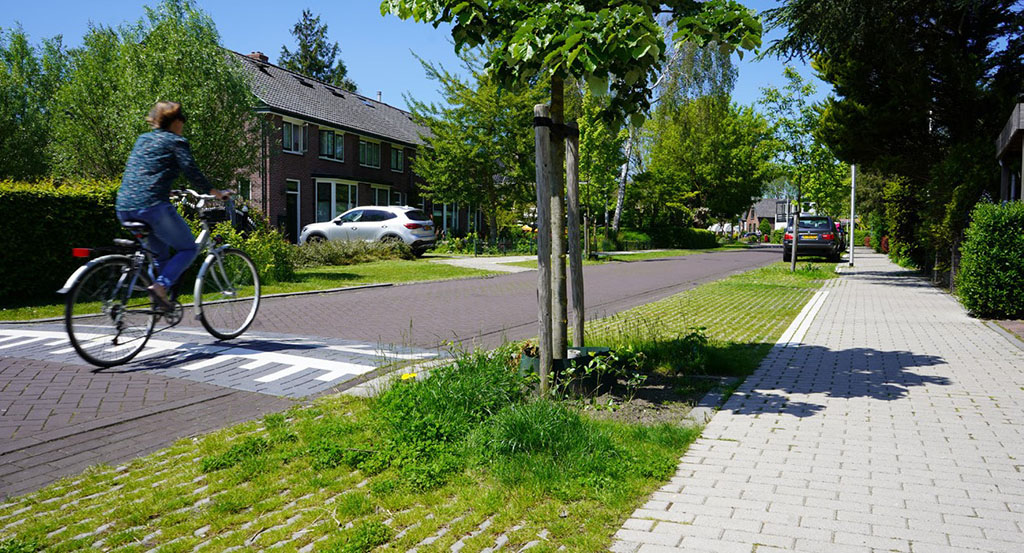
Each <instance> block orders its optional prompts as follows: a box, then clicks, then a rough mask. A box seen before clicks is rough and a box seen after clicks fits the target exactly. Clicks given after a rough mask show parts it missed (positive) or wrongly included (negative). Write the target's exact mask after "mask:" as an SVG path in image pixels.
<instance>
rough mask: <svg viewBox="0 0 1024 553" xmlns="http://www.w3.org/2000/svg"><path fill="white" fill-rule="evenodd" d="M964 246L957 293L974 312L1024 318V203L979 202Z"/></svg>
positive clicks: (983, 314) (976, 313) (984, 314)
mask: <svg viewBox="0 0 1024 553" xmlns="http://www.w3.org/2000/svg"><path fill="white" fill-rule="evenodd" d="M971 219H972V222H971V225H970V226H969V227H968V228H967V233H966V240H965V242H964V245H963V247H962V250H961V252H962V255H963V257H962V258H961V261H960V272H959V273H958V274H957V275H956V283H957V295H959V296H960V301H962V302H963V304H964V307H966V308H967V309H968V310H969V311H971V313H973V314H974V315H977V316H979V317H989V318H999V319H1002V318H1008V319H1018V318H1024V286H1022V285H1021V283H1024V202H1009V203H1006V204H1002V205H996V204H989V203H982V204H978V205H977V206H976V207H975V208H974V211H973V212H972V213H971Z"/></svg>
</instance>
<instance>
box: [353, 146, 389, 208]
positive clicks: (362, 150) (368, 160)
mask: <svg viewBox="0 0 1024 553" xmlns="http://www.w3.org/2000/svg"><path fill="white" fill-rule="evenodd" d="M359 165H362V166H364V167H373V168H374V169H380V143H379V142H367V141H366V140H360V141H359ZM385 205H386V204H385Z"/></svg>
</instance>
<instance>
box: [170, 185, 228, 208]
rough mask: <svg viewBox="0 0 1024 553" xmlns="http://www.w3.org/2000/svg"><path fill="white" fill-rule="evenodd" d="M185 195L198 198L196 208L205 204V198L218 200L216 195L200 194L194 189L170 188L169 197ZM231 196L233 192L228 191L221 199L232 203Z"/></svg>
mask: <svg viewBox="0 0 1024 553" xmlns="http://www.w3.org/2000/svg"><path fill="white" fill-rule="evenodd" d="M185 195H188V196H192V197H193V198H195V199H196V200H198V202H196V208H202V207H203V206H204V205H205V204H206V200H219V199H220V198H218V197H217V196H214V195H213V194H200V193H199V192H196V191H195V190H192V189H191V188H180V189H177V190H171V197H172V198H175V197H178V198H180V197H182V196H185ZM233 196H234V193H233V192H230V191H229V193H228V195H227V197H226V198H224V200H223V201H224V202H226V203H227V205H234V197H233Z"/></svg>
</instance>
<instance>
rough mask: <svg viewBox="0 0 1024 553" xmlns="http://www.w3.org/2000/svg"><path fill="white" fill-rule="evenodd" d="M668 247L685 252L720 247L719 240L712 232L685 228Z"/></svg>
mask: <svg viewBox="0 0 1024 553" xmlns="http://www.w3.org/2000/svg"><path fill="white" fill-rule="evenodd" d="M666 245H667V246H669V247H673V248H682V249H684V250H703V249H706V248H716V247H718V238H717V237H716V236H715V233H713V232H711V231H710V230H704V229H700V228H684V229H680V231H679V234H678V236H676V237H675V238H674V239H673V240H672V243H670V244H666Z"/></svg>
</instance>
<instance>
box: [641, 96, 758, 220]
mask: <svg viewBox="0 0 1024 553" xmlns="http://www.w3.org/2000/svg"><path fill="white" fill-rule="evenodd" d="M662 102H664V103H663V104H659V106H658V109H657V111H656V113H655V117H654V118H652V119H651V120H650V122H649V125H647V126H646V127H645V129H644V138H643V148H644V150H645V151H646V152H648V153H647V156H646V158H647V161H646V163H645V165H646V169H647V171H648V172H649V177H648V181H647V182H648V186H649V187H650V188H651V191H652V194H650V195H648V197H647V201H648V202H649V205H647V206H645V207H643V208H641V211H645V212H647V213H648V214H649V216H648V218H647V228H648V229H650V230H651V231H652V232H660V233H664V232H671V229H672V228H674V227H678V226H680V225H689V224H692V225H694V226H698V227H703V226H706V225H708V224H710V223H711V222H720V223H722V222H728V221H732V220H734V219H735V218H736V217H737V216H738V215H739V214H740V213H741V212H743V211H744V210H745V209H747V208H749V207H750V203H751V198H754V197H757V196H760V195H761V191H762V188H763V185H764V183H765V182H767V181H769V180H771V178H772V176H773V175H774V171H775V166H774V164H773V163H772V162H773V158H774V156H775V144H776V143H775V142H774V140H773V139H772V136H771V132H770V129H769V126H768V123H767V121H766V120H765V119H764V117H762V116H760V115H759V114H757V113H756V112H755V111H754V110H753V109H752V108H749V107H741V106H738V105H735V104H731V103H729V98H728V96H725V97H719V96H700V97H698V98H694V99H685V100H683V101H678V100H671V101H669V100H663V101H662Z"/></svg>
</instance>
